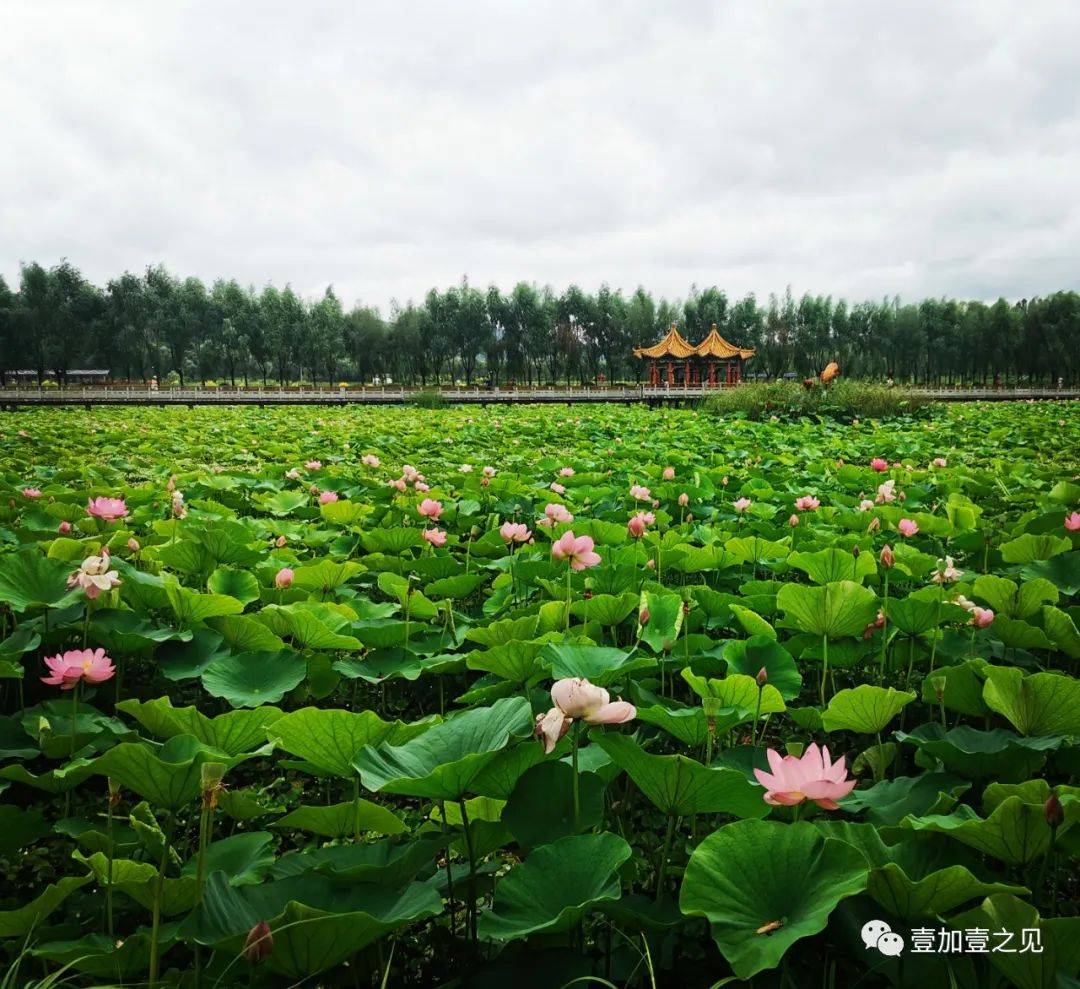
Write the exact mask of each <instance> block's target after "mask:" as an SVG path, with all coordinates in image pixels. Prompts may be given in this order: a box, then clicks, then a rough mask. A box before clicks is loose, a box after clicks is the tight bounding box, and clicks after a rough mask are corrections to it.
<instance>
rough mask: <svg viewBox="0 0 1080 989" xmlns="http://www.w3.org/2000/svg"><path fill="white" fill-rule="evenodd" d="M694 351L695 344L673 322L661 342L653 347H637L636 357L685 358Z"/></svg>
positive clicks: (635, 349)
mask: <svg viewBox="0 0 1080 989" xmlns="http://www.w3.org/2000/svg"><path fill="white" fill-rule="evenodd" d="M693 353H694V345H693V344H692V343H689V342H688V341H687V340H686V338H685V337H684V336H683V335H682V334H681V333H680V332H679V329H678V327H677V326H676V325H675V324H674V323H672V324H671V329H670V330H668V332H667V336H665V337H664V339H663V340H661V341H660V342H659V343H656V344H653V346H651V347H635V348H634V356H635V357H674V358H676V359H678V360H683V359H684V358H686V357H690V356H691V355H692V354H693Z"/></svg>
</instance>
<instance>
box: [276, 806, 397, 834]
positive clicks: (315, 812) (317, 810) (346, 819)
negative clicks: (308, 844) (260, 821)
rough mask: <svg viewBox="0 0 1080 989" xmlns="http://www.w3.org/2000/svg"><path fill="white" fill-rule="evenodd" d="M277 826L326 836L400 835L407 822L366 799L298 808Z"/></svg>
mask: <svg viewBox="0 0 1080 989" xmlns="http://www.w3.org/2000/svg"><path fill="white" fill-rule="evenodd" d="M272 826H273V827H275V828H295V829H296V830H297V831H307V832H310V833H311V834H317V835H322V836H323V837H324V838H347V837H355V836H356V835H358V834H362V833H363V832H365V831H370V832H373V833H375V834H387V835H391V834H401V833H402V832H403V831H404V830H405V825H404V824H403V823H402V821H401V818H399V817H398V816H397V815H396V814H394V813H393V812H392V811H391V810H389V809H388V808H386V807H382V806H380V805H379V804H376V803H372V802H371V801H370V800H364V799H363V798H362V797H361V798H358V799H356V800H348V801H346V802H345V803H341V804H325V805H324V804H311V805H303V806H300V807H297V808H296V809H295V810H292V811H290V812H289V813H288V814H286V815H285V816H284V817H279V818H278V819H277V820H276V821H274V823H273V825H272Z"/></svg>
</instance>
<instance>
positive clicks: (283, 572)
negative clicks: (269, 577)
mask: <svg viewBox="0 0 1080 989" xmlns="http://www.w3.org/2000/svg"><path fill="white" fill-rule="evenodd" d="M294 576H295V574H294V573H293V572H292V568H291V567H282V568H281V569H280V570H279V571H278V572H277V573H276V574H274V586H275V587H276V588H277V589H278V590H279V591H283V590H285V589H286V588H287V587H292V582H293V577H294Z"/></svg>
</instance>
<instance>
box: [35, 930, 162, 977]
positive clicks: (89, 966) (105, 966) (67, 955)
mask: <svg viewBox="0 0 1080 989" xmlns="http://www.w3.org/2000/svg"><path fill="white" fill-rule="evenodd" d="M175 940H176V936H175V934H174V933H172V932H171V931H170V930H169V928H168V927H164V928H163V929H162V932H161V934H160V935H159V938H158V951H159V957H164V955H165V953H166V952H167V951H168V949H169V947H171V946H172V945H173V944H174V943H175ZM30 954H31V955H33V956H34V957H35V958H44V959H46V960H48V961H51V962H53V963H54V964H56V965H60V966H63V968H64V970H65V971H68V970H70V971H75V972H85V973H86V974H87V975H94V976H98V977H99V978H102V979H111V980H113V981H114V982H115V980H117V979H119V980H121V981H123V980H125V979H128V980H131V981H132V982H138V981H139V980H140V978H141V977H142V976H145V974H146V972H147V969H148V968H149V965H150V934H149V933H143V932H139V933H136V934H131V935H128V936H127V937H124V938H119V939H118V938H110V937H109V936H108V935H107V934H87V935H86V936H85V937H81V938H79V940H77V941H49V942H47V943H45V944H42V945H38V946H37V947H35V948H31V949H30ZM97 984H98V985H106V984H111V983H107V982H104V981H103V982H99V983H97Z"/></svg>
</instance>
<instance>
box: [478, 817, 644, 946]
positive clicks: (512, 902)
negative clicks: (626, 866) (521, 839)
mask: <svg viewBox="0 0 1080 989" xmlns="http://www.w3.org/2000/svg"><path fill="white" fill-rule="evenodd" d="M630 855H631V850H630V846H629V845H628V844H627V843H626V842H625V841H623V839H622V838H620V837H618V835H614V834H611V833H609V832H606V831H605V832H602V833H600V834H581V835H569V836H568V837H566V838H560V839H559V840H558V841H554V842H552V843H551V844H548V845H541V846H540V847H539V848H537V849H535V850H534V851H533V853H532V854H531V855H529V857H528V858H527V859H525V861H524V862H523V863H522V864H521V865H519V866H517V867H516V868H514V869H511V870H510V872H509V873H508V874H507V875H506V876H505V877H504V878H503V879H502V880H501V881H500V882H499V885H498V886H497V887H496V888H495V898H494V900H493V902H492V905H491V909H490V910H489V911H488V912H487V913H485V914H484V915H483V916H482V917H481V918H480V923H479V934H480V936H481V937H482V938H484V939H485V940H493V941H511V940H514V939H515V938H521V937H527V936H529V935H530V934H540V933H544V934H553V933H557V932H560V931H568V930H570V929H571V928H572V927H573V926H574V925H575V924H576V923H577V922H578V921H579V920H580V919H581V917H583V916H584V915H585V913H586V912H587V911H588V910H589V909H590V908H592V907H594V906H596V905H598V904H600V903H603V902H605V901H610V900H617V899H618V898H619V896H620V895H621V893H622V889H621V886H620V883H619V877H618V873H617V870H618V868H619V866H621V865H622V864H623V862H625V861H626V860H627V859H629V858H630Z"/></svg>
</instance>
